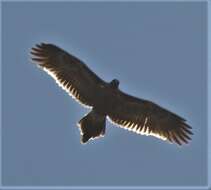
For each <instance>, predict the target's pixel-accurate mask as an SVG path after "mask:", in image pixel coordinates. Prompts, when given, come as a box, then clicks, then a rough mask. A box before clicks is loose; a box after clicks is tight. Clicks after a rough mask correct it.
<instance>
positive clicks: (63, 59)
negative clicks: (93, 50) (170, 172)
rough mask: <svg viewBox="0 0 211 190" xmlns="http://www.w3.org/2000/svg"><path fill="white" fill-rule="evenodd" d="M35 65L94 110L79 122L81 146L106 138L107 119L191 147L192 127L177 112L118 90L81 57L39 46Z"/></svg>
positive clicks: (34, 54)
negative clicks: (90, 67) (92, 140)
mask: <svg viewBox="0 0 211 190" xmlns="http://www.w3.org/2000/svg"><path fill="white" fill-rule="evenodd" d="M30 53H31V59H32V62H33V63H34V64H36V65H37V66H39V67H40V68H42V69H43V70H44V71H46V72H47V73H48V74H49V75H50V76H51V77H52V78H53V79H54V80H55V81H56V83H57V84H58V85H59V86H60V87H61V88H63V89H64V90H65V91H66V92H67V93H68V94H69V95H70V96H71V97H73V98H74V99H75V100H76V101H77V102H79V103H80V104H82V105H84V106H85V107H88V108H91V111H90V112H89V113H88V114H87V115H85V117H83V118H82V119H81V120H80V121H79V122H78V125H77V126H78V127H79V129H80V134H81V143H82V144H84V143H87V142H88V141H89V140H90V139H95V138H99V137H103V136H104V135H105V131H106V119H108V120H109V121H110V122H112V123H113V124H115V125H117V126H119V127H121V128H124V129H127V130H129V131H132V132H135V133H137V134H141V135H147V136H154V137H157V138H160V139H162V140H167V141H168V142H170V143H171V144H173V143H175V144H178V145H183V144H188V143H189V141H190V140H191V135H193V132H192V131H191V129H192V127H191V126H189V125H188V124H187V123H186V120H185V119H184V118H182V117H180V116H178V115H177V114H175V113H172V112H170V111H168V110H167V109H165V108H163V107H161V106H159V105H157V104H155V103H153V102H151V101H148V100H145V99H140V98H137V97H134V96H132V95H129V94H127V93H125V92H123V91H122V90H120V89H119V80H117V79H113V80H112V81H111V82H106V81H104V80H103V79H101V78H100V77H99V76H98V75H97V74H95V73H94V72H93V71H92V70H91V69H89V67H88V66H87V65H86V64H85V63H84V62H83V61H82V60H80V59H79V58H77V57H76V56H74V55H71V54H70V53H68V52H67V51H65V50H63V49H61V48H60V47H58V46H56V45H53V44H49V43H40V44H36V45H35V46H34V47H32V49H31V52H30Z"/></svg>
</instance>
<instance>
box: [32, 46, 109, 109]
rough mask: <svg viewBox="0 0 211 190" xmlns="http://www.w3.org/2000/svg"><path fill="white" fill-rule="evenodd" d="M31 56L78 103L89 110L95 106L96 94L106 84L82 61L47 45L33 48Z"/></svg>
mask: <svg viewBox="0 0 211 190" xmlns="http://www.w3.org/2000/svg"><path fill="white" fill-rule="evenodd" d="M31 54H32V56H33V57H32V60H33V61H35V62H36V63H37V64H38V66H39V67H41V68H42V69H43V70H44V71H45V72H47V73H48V74H49V75H50V76H51V77H52V78H53V79H54V80H55V81H56V83H57V84H58V85H59V86H60V87H61V88H62V89H64V90H65V91H66V92H67V93H68V94H69V95H70V96H71V97H73V98H74V99H75V100H76V101H78V102H79V103H81V104H82V105H84V106H85V107H89V108H90V107H93V106H94V105H95V101H96V95H97V93H96V92H97V91H98V90H99V88H100V85H101V86H102V85H105V82H104V81H103V80H102V79H100V78H99V77H98V76H97V75H96V74H95V73H94V72H92V71H91V70H90V69H89V68H88V67H87V66H86V65H85V64H84V63H83V62H82V61H81V60H79V59H78V58H76V57H74V56H73V55H70V54H69V53H67V52H65V51H64V50H62V49H61V48H59V47H57V46H55V45H52V44H45V43H42V44H41V45H36V47H34V48H32V51H31Z"/></svg>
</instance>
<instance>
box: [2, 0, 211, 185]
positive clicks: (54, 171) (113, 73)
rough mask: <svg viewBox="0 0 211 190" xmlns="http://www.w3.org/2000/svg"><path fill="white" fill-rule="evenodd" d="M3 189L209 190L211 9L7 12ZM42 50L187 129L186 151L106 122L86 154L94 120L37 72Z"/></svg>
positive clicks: (144, 6)
mask: <svg viewBox="0 0 211 190" xmlns="http://www.w3.org/2000/svg"><path fill="white" fill-rule="evenodd" d="M2 11H3V12H2V16H3V23H2V26H3V28H2V48H3V51H2V55H3V58H2V71H3V92H2V93H3V94H2V95H3V101H2V102H3V136H2V138H3V141H2V142H3V157H2V158H3V184H4V185H62V186H66V185H140V186H143V185H147V186H148V185H151V186H154V185H155V186H156V185H205V183H206V182H207V181H206V173H207V165H206V161H207V154H206V148H207V122H206V119H207V116H206V114H207V108H206V106H207V90H206V80H207V74H206V69H207V64H206V61H207V60H206V40H207V39H206V19H205V18H206V3H205V2H204V3H199V2H194V3H184V2H180V3H173V2H171V3H168V2H163V3H159V2H157V3H155V2H149V3H143V2H135V3H127V2H124V3H123V2H122V3H114V2H110V3H102V2H101V3H99V2H86V3H84V2H80V3H76V2H72V3H71V2H69V3H68V2H66V3H64V2H63V3H3V10H2ZM39 42H49V43H53V44H56V45H58V46H60V47H62V48H63V49H65V50H67V51H69V52H71V53H72V54H74V55H76V56H78V57H79V58H80V59H82V60H83V61H84V62H85V63H86V64H87V65H88V66H89V67H90V68H91V69H92V70H93V71H95V72H96V73H97V74H98V75H99V76H100V77H102V78H103V79H104V80H106V81H110V80H112V79H113V78H117V79H119V80H120V89H122V90H123V91H125V92H128V93H130V94H132V95H135V96H137V97H140V98H144V99H149V100H151V101H153V102H156V103H157V104H159V105H161V106H163V107H165V108H167V109H169V110H171V111H173V112H175V113H177V114H178V115H180V116H182V117H184V118H186V119H187V121H188V124H189V125H191V126H192V127H193V132H194V136H193V140H192V142H191V143H190V144H189V145H187V146H183V147H181V148H180V147H178V146H177V145H173V144H169V143H166V142H164V141H161V140H159V139H156V138H154V137H147V136H140V135H137V134H133V133H132V132H129V131H127V130H123V129H120V128H118V127H115V126H113V125H112V124H110V123H109V122H107V129H106V135H105V137H104V138H101V139H97V140H95V141H91V142H90V143H88V144H86V145H81V144H80V134H79V130H78V128H77V127H76V123H77V122H78V121H79V120H80V119H81V118H82V117H83V116H84V114H85V113H87V112H88V111H89V110H87V109H85V108H83V107H81V106H80V105H79V104H78V103H76V102H75V101H74V100H73V99H71V98H70V97H69V96H68V95H67V94H66V93H65V91H63V90H62V89H61V88H59V87H58V86H57V85H56V83H55V82H54V80H53V79H52V78H50V76H48V75H47V74H46V73H45V72H43V71H41V70H40V69H38V68H37V67H36V66H35V65H33V64H31V63H30V59H29V51H30V48H31V47H32V46H34V45H35V44H36V43H39Z"/></svg>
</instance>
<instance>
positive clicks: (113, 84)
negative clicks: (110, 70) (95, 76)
mask: <svg viewBox="0 0 211 190" xmlns="http://www.w3.org/2000/svg"><path fill="white" fill-rule="evenodd" d="M110 86H111V87H112V88H118V87H119V81H118V80H117V79H113V80H112V81H111V82H110Z"/></svg>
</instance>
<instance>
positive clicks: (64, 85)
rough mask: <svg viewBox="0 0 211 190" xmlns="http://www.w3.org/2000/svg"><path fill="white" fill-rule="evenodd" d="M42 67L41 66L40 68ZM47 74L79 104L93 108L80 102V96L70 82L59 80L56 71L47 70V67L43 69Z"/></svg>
mask: <svg viewBox="0 0 211 190" xmlns="http://www.w3.org/2000/svg"><path fill="white" fill-rule="evenodd" d="M40 67H41V66H40ZM41 69H43V70H44V71H45V72H46V73H48V74H49V75H50V76H51V77H52V78H53V79H54V80H55V81H56V83H57V84H58V85H59V86H60V87H61V88H62V89H63V90H65V91H66V92H67V93H68V94H69V95H70V96H71V97H72V98H73V99H75V100H76V101H77V102H78V103H79V104H81V105H82V106H84V107H86V108H92V106H88V105H86V104H84V103H83V102H81V101H80V94H79V92H78V91H77V90H76V89H75V88H74V87H73V86H72V85H71V84H69V82H68V81H66V80H62V79H59V78H58V76H57V75H56V73H55V72H54V71H51V70H49V69H46V68H45V67H41Z"/></svg>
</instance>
